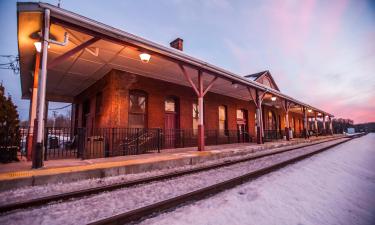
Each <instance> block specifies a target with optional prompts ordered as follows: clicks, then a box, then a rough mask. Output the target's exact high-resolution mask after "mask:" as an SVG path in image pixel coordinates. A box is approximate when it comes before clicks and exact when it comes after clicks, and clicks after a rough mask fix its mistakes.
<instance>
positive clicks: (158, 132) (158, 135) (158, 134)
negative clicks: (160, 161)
mask: <svg viewBox="0 0 375 225" xmlns="http://www.w3.org/2000/svg"><path fill="white" fill-rule="evenodd" d="M157 139H158V141H157V145H158V153H160V148H161V147H160V142H161V141H160V128H158V129H157Z"/></svg>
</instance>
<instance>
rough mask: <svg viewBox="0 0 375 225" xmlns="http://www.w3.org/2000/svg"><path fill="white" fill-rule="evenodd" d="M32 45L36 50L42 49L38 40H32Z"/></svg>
mask: <svg viewBox="0 0 375 225" xmlns="http://www.w3.org/2000/svg"><path fill="white" fill-rule="evenodd" d="M34 46H35V49H36V51H37V52H40V51H41V50H42V43H40V42H39V41H37V42H34Z"/></svg>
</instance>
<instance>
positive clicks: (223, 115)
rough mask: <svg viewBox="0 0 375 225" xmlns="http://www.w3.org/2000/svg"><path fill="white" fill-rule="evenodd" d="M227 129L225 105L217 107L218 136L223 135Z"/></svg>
mask: <svg viewBox="0 0 375 225" xmlns="http://www.w3.org/2000/svg"><path fill="white" fill-rule="evenodd" d="M227 129H228V122H227V107H226V106H225V105H221V106H219V134H221V135H225V131H226V130H227Z"/></svg>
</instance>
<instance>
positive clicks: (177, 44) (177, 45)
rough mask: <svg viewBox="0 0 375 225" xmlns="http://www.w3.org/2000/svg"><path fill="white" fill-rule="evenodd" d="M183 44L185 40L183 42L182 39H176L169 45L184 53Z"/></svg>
mask: <svg viewBox="0 0 375 225" xmlns="http://www.w3.org/2000/svg"><path fill="white" fill-rule="evenodd" d="M183 42H184V40H182V39H181V38H176V39H175V40H174V41H172V42H171V43H170V44H169V45H170V46H171V47H172V48H175V49H178V50H180V51H182V47H183Z"/></svg>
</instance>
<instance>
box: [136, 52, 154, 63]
mask: <svg viewBox="0 0 375 225" xmlns="http://www.w3.org/2000/svg"><path fill="white" fill-rule="evenodd" d="M139 57H140V58H141V60H142V62H144V63H148V61H150V58H151V55H150V54H147V53H141V54H140V55H139Z"/></svg>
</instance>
